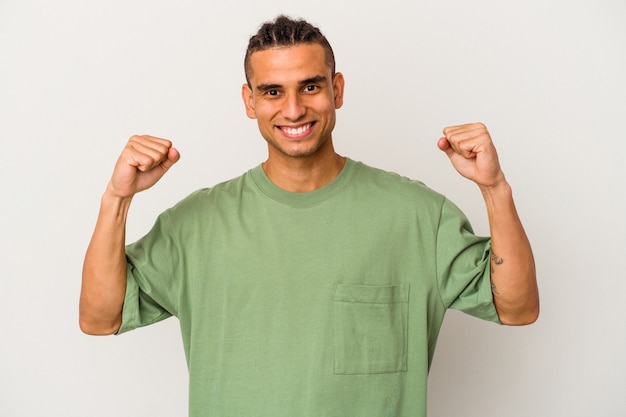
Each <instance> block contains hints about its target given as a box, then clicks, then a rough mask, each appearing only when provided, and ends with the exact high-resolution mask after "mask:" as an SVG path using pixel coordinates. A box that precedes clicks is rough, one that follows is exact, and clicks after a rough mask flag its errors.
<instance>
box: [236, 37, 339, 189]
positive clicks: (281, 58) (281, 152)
mask: <svg viewBox="0 0 626 417" xmlns="http://www.w3.org/2000/svg"><path fill="white" fill-rule="evenodd" d="M250 64H251V67H252V69H253V71H252V74H251V77H250V85H248V84H244V85H243V86H242V87H241V96H242V99H243V102H244V105H245V109H246V114H247V115H248V117H250V118H251V119H256V120H257V123H258V126H259V131H260V132H261V135H262V136H263V138H265V140H266V142H267V144H268V159H267V161H265V163H264V164H263V168H264V170H265V172H266V174H267V175H268V177H269V178H270V179H271V180H272V181H273V182H274V183H275V184H276V185H278V186H279V187H281V188H283V189H285V190H287V191H294V192H306V191H312V190H315V189H317V188H320V187H322V186H324V185H326V184H328V183H329V182H331V181H332V180H333V179H334V178H335V177H336V176H337V175H338V174H339V172H340V171H341V169H342V168H343V165H344V164H345V158H343V157H341V156H339V155H337V154H336V153H335V151H334V148H333V141H332V131H333V128H334V127H335V119H336V115H335V110H336V109H339V108H340V107H341V106H342V104H343V90H344V78H343V75H342V74H341V73H335V75H334V76H333V75H332V74H331V69H330V68H329V67H328V66H327V65H326V61H325V53H324V49H323V48H322V47H321V46H320V45H317V44H303V45H297V46H292V47H286V48H272V49H268V50H265V51H260V52H256V53H254V54H252V56H251V57H250Z"/></svg>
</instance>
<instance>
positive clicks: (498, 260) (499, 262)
mask: <svg viewBox="0 0 626 417" xmlns="http://www.w3.org/2000/svg"><path fill="white" fill-rule="evenodd" d="M490 258H491V262H493V267H492V268H491V274H494V273H495V272H496V271H495V266H498V265H502V264H503V263H504V259H502V258H500V257H499V256H498V255H496V254H495V253H493V252H491V256H490ZM491 292H492V293H494V294H496V295H498V289H497V288H496V284H494V283H493V281H491Z"/></svg>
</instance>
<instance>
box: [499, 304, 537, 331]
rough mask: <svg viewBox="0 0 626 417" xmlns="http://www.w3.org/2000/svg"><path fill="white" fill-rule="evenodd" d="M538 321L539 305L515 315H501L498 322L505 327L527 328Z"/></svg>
mask: <svg viewBox="0 0 626 417" xmlns="http://www.w3.org/2000/svg"><path fill="white" fill-rule="evenodd" d="M538 319H539V305H538V304H537V306H536V307H534V308H531V309H528V310H526V311H524V312H518V313H517V314H515V315H503V316H501V317H500V322H501V323H502V324H504V325H505V326H528V325H530V324H533V323H535V322H536V321H537V320H538Z"/></svg>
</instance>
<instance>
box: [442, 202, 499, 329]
mask: <svg viewBox="0 0 626 417" xmlns="http://www.w3.org/2000/svg"><path fill="white" fill-rule="evenodd" d="M490 250H491V240H490V239H489V238H488V237H481V236H476V235H475V234H474V232H473V230H472V227H471V225H470V223H469V221H468V220H467V218H466V217H465V215H464V214H463V213H462V212H461V210H459V208H458V207H456V206H455V205H454V204H453V203H451V202H450V201H448V200H444V202H443V205H442V208H441V217H440V221H439V227H438V230H437V244H436V253H437V280H438V283H439V291H440V294H441V298H442V301H443V303H444V305H445V306H446V308H452V309H455V310H460V311H463V312H465V313H467V314H469V315H472V316H474V317H478V318H481V319H483V320H488V321H493V322H495V323H500V320H499V318H498V313H497V312H496V308H495V305H494V303H493V294H492V292H491V277H490V274H491V270H490V262H489V256H490Z"/></svg>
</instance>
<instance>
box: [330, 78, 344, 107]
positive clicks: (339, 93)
mask: <svg viewBox="0 0 626 417" xmlns="http://www.w3.org/2000/svg"><path fill="white" fill-rule="evenodd" d="M344 85H345V80H344V79H343V74H342V73H340V72H336V73H335V76H334V77H333V93H334V95H335V108H336V109H340V108H341V106H343V88H344Z"/></svg>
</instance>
